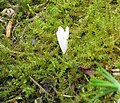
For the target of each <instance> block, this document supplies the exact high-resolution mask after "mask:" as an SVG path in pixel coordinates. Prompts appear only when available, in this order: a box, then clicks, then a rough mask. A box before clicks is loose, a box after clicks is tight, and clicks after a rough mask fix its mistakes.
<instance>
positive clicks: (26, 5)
mask: <svg viewBox="0 0 120 103" xmlns="http://www.w3.org/2000/svg"><path fill="white" fill-rule="evenodd" d="M3 2H5V1H3ZM10 3H11V2H10ZM43 3H45V2H44V1H40V2H35V3H34V2H33V0H29V1H26V0H23V2H20V3H19V2H18V1H16V2H15V4H19V6H18V9H17V10H16V12H17V15H16V18H15V20H14V25H13V29H12V32H11V33H12V34H11V37H10V38H6V37H5V36H4V35H3V31H4V28H2V27H3V24H2V23H1V24H0V27H1V29H0V33H1V34H0V35H1V36H0V40H1V42H0V74H1V75H0V78H1V80H0V83H1V88H4V87H8V88H9V89H7V90H6V92H5V91H4V90H3V89H2V92H3V94H4V96H3V101H6V100H8V99H9V96H11V95H15V97H17V96H18V97H22V98H23V101H24V100H25V101H29V100H30V101H34V100H35V99H36V98H39V97H41V98H43V97H45V98H43V101H44V99H45V100H46V98H47V100H48V102H49V103H50V102H51V101H54V100H58V99H59V100H60V101H61V102H62V103H66V102H73V101H75V102H76V103H78V102H79V101H83V102H88V101H89V99H91V98H92V97H91V98H88V97H87V94H85V93H87V91H85V89H84V86H85V85H86V84H87V80H89V77H87V76H86V77H85V75H84V74H83V72H81V70H80V68H79V66H80V65H83V66H86V67H92V66H93V65H94V64H95V62H96V61H98V62H99V63H101V62H102V63H103V64H113V65H114V66H116V67H119V64H120V63H119V61H120V56H119V52H120V48H119V46H120V36H119V34H120V26H119V22H120V16H119V5H118V4H119V3H116V4H111V3H110V2H107V1H102V0H93V1H89V2H88V0H85V1H83V0H74V1H73V0H70V1H69V0H66V1H65V0H57V1H56V0H49V1H48V2H46V3H45V4H44V6H39V5H40V4H43ZM11 4H12V3H11ZM38 7H39V10H38ZM23 10H24V11H23ZM59 26H62V27H63V28H65V27H66V26H69V28H70V38H69V40H68V42H69V44H68V50H67V52H66V54H65V55H62V52H61V50H60V47H59V44H58V41H57V37H56V31H57V29H58V27H59ZM31 40H36V42H35V44H33V43H32V41H31ZM93 68H94V66H93ZM94 69H95V68H94ZM110 69H111V68H110ZM29 76H31V77H33V78H34V79H35V80H36V81H37V82H38V83H39V84H40V85H42V86H43V88H45V90H46V91H47V92H48V93H50V95H46V96H44V94H42V93H39V88H38V86H37V85H36V84H34V83H33V81H31V80H30V78H29ZM3 80H5V82H4V84H2V81H3ZM46 81H47V82H46ZM48 81H49V82H48ZM50 88H51V89H50ZM51 91H52V92H51ZM91 92H92V91H91ZM8 93H9V94H8ZM64 95H70V96H73V97H74V98H72V97H68V98H67V97H64ZM80 96H82V97H84V98H82V97H80ZM5 97H6V98H5ZM15 97H13V98H15ZM30 98H31V99H30ZM10 99H11V98H10ZM101 100H102V99H101Z"/></svg>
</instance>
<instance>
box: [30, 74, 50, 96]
mask: <svg viewBox="0 0 120 103" xmlns="http://www.w3.org/2000/svg"><path fill="white" fill-rule="evenodd" d="M29 78H30V79H31V80H32V81H33V82H34V83H35V84H36V85H37V86H38V87H39V88H40V91H41V92H43V93H46V94H49V93H48V92H46V90H45V89H44V88H43V87H42V86H41V85H40V84H38V83H37V82H36V81H35V80H34V79H33V78H32V77H31V76H29Z"/></svg>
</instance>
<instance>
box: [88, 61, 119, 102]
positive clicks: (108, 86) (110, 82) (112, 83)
mask: <svg viewBox="0 0 120 103" xmlns="http://www.w3.org/2000/svg"><path fill="white" fill-rule="evenodd" d="M97 66H98V68H99V69H98V72H99V73H100V74H102V76H104V77H105V78H106V79H107V81H106V80H101V79H96V80H95V78H94V79H93V80H91V81H90V84H88V86H87V87H88V88H90V87H96V88H97V90H96V92H94V93H95V94H96V96H95V97H94V98H93V99H92V100H91V101H90V102H91V103H92V102H93V101H94V100H95V99H98V98H99V97H102V96H104V95H107V94H110V93H114V92H118V93H119V92H120V83H119V82H118V81H117V80H116V79H115V78H114V77H113V76H112V75H111V74H109V73H108V72H107V71H106V70H105V69H104V68H102V67H101V66H100V65H98V63H97ZM97 93H98V94H97Z"/></svg>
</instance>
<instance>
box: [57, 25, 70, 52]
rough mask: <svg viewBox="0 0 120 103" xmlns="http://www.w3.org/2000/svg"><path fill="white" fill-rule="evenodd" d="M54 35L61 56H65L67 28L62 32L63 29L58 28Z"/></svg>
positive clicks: (67, 36)
mask: <svg viewBox="0 0 120 103" xmlns="http://www.w3.org/2000/svg"><path fill="white" fill-rule="evenodd" d="M56 35H57V39H58V43H59V45H60V48H61V50H62V52H63V54H65V52H66V50H67V48H68V41H67V39H68V38H69V27H68V26H67V27H66V29H65V31H64V29H63V28H62V27H61V26H59V27H58V31H57V33H56Z"/></svg>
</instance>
